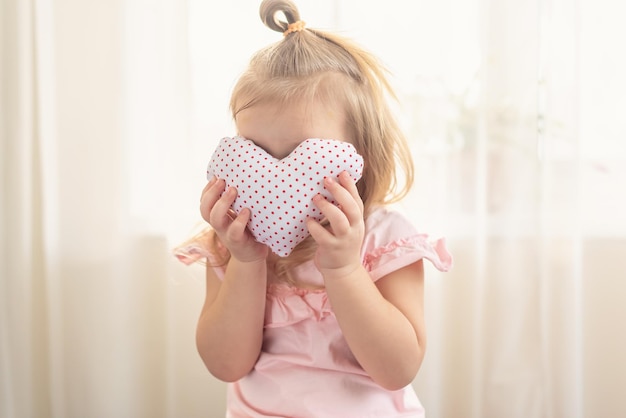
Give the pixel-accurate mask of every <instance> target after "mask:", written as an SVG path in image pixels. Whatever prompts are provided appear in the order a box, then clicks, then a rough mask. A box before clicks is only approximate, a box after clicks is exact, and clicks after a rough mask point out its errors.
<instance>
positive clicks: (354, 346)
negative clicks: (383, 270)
mask: <svg viewBox="0 0 626 418" xmlns="http://www.w3.org/2000/svg"><path fill="white" fill-rule="evenodd" d="M324 186H325V187H326V189H328V190H329V191H330V193H331V194H332V195H333V197H334V198H335V200H336V201H337V203H338V206H335V205H333V204H332V203H330V202H328V201H326V200H325V199H323V198H322V197H321V196H317V197H315V198H314V199H313V202H314V203H315V205H317V207H318V208H319V209H320V211H321V212H322V213H323V214H324V216H325V217H326V219H328V221H329V224H330V226H329V227H324V226H322V225H321V224H320V223H318V222H315V221H313V220H309V221H308V227H309V232H310V233H311V235H312V236H313V238H314V239H315V241H316V242H317V244H318V248H317V251H316V254H315V263H316V266H317V268H318V269H319V271H320V272H321V273H322V276H323V277H324V283H325V286H326V292H327V293H328V297H329V299H330V302H331V305H332V307H333V311H334V313H335V316H336V317H337V321H338V322H339V326H340V327H341V330H342V332H343V334H344V337H345V338H346V341H347V342H348V345H349V346H350V349H351V350H352V352H353V354H354V356H355V357H356V359H357V360H358V362H359V363H360V365H361V366H362V367H363V369H364V370H365V371H366V372H367V373H368V374H369V375H370V376H371V377H372V379H374V381H376V382H377V383H378V384H380V385H381V386H383V387H384V388H386V389H390V390H397V389H400V388H402V387H404V386H406V385H408V384H409V383H411V381H412V380H413V378H414V377H415V375H416V374H417V371H418V369H419V367H420V365H421V362H422V359H423V358H424V349H425V345H426V341H425V340H426V338H425V331H424V318H423V316H424V314H423V281H424V271H423V263H422V261H418V262H416V263H413V264H411V265H409V266H407V267H404V268H401V269H399V270H397V271H395V272H392V273H390V274H388V275H387V276H385V277H383V278H381V279H379V280H378V281H377V282H376V283H374V282H372V279H371V277H370V276H369V274H368V273H367V271H366V270H365V268H364V267H363V265H362V264H361V257H360V248H361V245H362V244H363V236H364V230H365V225H364V220H363V202H362V200H361V198H360V196H359V193H358V190H357V188H356V185H355V184H354V181H353V180H352V179H351V177H350V175H349V174H348V173H346V172H344V173H342V174H340V175H339V179H338V181H336V180H334V179H332V178H326V179H325V182H324Z"/></svg>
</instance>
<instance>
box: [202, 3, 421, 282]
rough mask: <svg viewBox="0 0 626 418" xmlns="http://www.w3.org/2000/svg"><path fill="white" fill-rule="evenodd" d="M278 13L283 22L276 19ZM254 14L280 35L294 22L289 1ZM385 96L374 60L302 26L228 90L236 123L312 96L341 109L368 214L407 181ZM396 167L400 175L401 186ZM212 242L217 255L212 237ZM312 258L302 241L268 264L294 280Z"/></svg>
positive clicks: (403, 150) (409, 169)
mask: <svg viewBox="0 0 626 418" xmlns="http://www.w3.org/2000/svg"><path fill="white" fill-rule="evenodd" d="M281 13H282V14H283V15H284V17H285V18H286V21H282V20H279V19H278V18H277V17H278V16H277V15H279V14H281ZM260 16H261V20H262V21H263V23H264V24H265V25H266V26H267V27H269V28H270V29H272V30H275V31H277V32H281V33H285V32H286V31H288V27H289V25H290V24H293V23H296V22H299V21H300V14H299V12H298V9H297V8H296V6H295V4H294V3H293V2H292V1H290V0H264V1H263V2H262V3H261V6H260ZM387 96H389V97H391V98H393V99H395V94H394V93H393V90H392V88H391V86H390V85H389V83H388V81H387V79H386V78H385V69H384V68H383V66H382V65H381V64H380V62H379V61H378V60H377V59H376V58H375V57H374V56H373V55H371V54H370V53H368V52H366V51H365V50H363V49H362V48H360V47H359V46H357V45H356V44H354V43H353V42H351V41H350V40H348V39H345V38H343V37H340V36H338V35H335V34H331V33H328V32H323V31H319V30H315V29H310V28H304V29H301V30H297V31H292V32H291V31H290V32H288V33H287V34H286V35H285V36H284V38H283V39H282V40H280V41H278V42H276V43H275V44H272V45H270V46H268V47H266V48H264V49H262V50H260V51H258V52H257V53H256V54H255V55H254V56H253V57H252V59H251V61H250V64H249V66H248V68H247V70H246V71H245V72H244V73H243V74H242V76H241V77H240V78H239V80H238V82H237V83H236V85H235V87H234V89H233V93H232V97H231V101H230V108H231V112H232V115H233V118H234V119H235V120H236V118H237V114H238V113H239V112H240V111H242V110H243V109H247V108H250V107H252V106H254V105H256V104H259V103H268V102H269V103H279V104H286V103H289V102H292V103H293V100H298V101H300V102H305V103H306V100H312V99H319V100H322V101H323V102H324V103H326V104H332V105H340V106H343V107H344V110H345V114H346V116H347V121H346V123H347V128H348V132H350V133H351V138H350V142H351V143H352V144H353V145H354V147H355V148H356V150H357V151H358V152H359V154H361V155H362V156H363V159H364V161H365V164H364V168H363V175H362V177H361V179H360V180H359V182H358V183H357V187H358V190H359V194H360V196H361V198H362V200H363V203H364V206H365V214H366V216H367V214H368V213H369V211H370V210H371V208H372V207H374V206H376V205H381V204H387V203H391V202H394V201H397V200H400V199H401V198H403V197H404V196H405V195H406V194H407V193H408V191H409V189H410V187H411V185H412V183H413V162H412V159H411V157H410V151H409V147H408V144H407V141H406V138H405V137H404V135H403V133H402V132H401V130H400V129H399V126H398V124H397V122H396V121H395V119H394V118H393V116H392V114H391V111H390V109H389V106H388V104H387ZM396 166H397V167H398V168H399V169H400V170H401V171H402V172H403V173H404V178H403V179H402V181H400V180H399V178H398V173H397V170H396ZM211 242H212V243H213V245H212V247H213V248H214V249H215V251H214V252H217V247H216V246H215V242H216V241H215V239H211ZM314 253H315V241H314V240H313V239H312V238H311V237H308V238H307V239H306V240H304V241H303V242H302V243H300V244H299V245H298V246H297V247H296V248H295V249H294V251H293V252H292V253H291V254H290V255H289V256H288V257H286V258H283V259H278V258H277V257H272V258H273V260H272V261H271V264H272V265H271V267H272V269H273V270H274V272H275V273H276V275H277V276H278V277H281V278H283V279H285V280H287V281H293V280H292V278H291V277H290V275H289V271H290V270H291V268H292V267H294V266H296V265H299V264H301V263H303V262H305V261H308V260H310V259H311V258H312V256H313V254H314ZM222 261H223V262H224V263H227V262H228V260H227V258H226V259H223V260H222Z"/></svg>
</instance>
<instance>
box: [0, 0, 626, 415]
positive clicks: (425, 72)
mask: <svg viewBox="0 0 626 418" xmlns="http://www.w3.org/2000/svg"><path fill="white" fill-rule="evenodd" d="M259 3H260V2H259V1H258V0H254V1H253V0H231V1H202V0H124V1H122V0H107V1H104V0H0V83H1V84H0V192H1V193H0V234H1V237H2V238H1V239H2V240H1V250H0V275H1V276H0V417H2V418H43V417H54V418H72V417H76V418H92V417H93V418H100V417H102V418H110V417H111V418H112V417H116V418H120V417H128V418H136V417H145V418H158V417H172V418H173V417H178V418H179V417H185V418H187V417H189V418H193V417H220V416H224V404H225V399H224V397H225V387H224V384H223V383H221V382H219V381H217V380H215V379H213V378H212V377H211V376H210V374H209V373H208V372H207V371H206V370H205V368H204V366H203V364H202V362H201V360H200V358H199V356H198V355H197V353H196V350H195V341H194V332H195V323H196V319H197V316H198V313H199V311H200V307H201V304H202V300H203V293H204V282H203V269H202V267H200V266H192V267H184V266H182V265H180V264H179V263H178V262H177V261H176V260H175V259H174V258H173V257H172V256H171V249H172V247H174V246H175V245H176V244H177V243H179V242H181V241H182V240H184V239H186V238H187V237H188V236H189V235H190V234H192V233H193V232H194V231H196V230H197V228H198V227H200V226H202V224H201V223H200V218H199V214H198V211H197V206H198V199H199V194H200V191H201V189H202V187H203V186H204V183H205V179H204V172H205V165H206V163H207V161H208V158H209V157H210V155H211V153H212V151H213V148H214V146H215V145H216V144H217V141H218V140H219V139H220V138H221V137H223V136H227V135H232V134H234V131H233V126H232V123H231V120H230V116H229V112H228V100H229V95H230V90H231V88H232V86H233V84H234V82H235V80H236V79H237V77H238V75H239V74H240V73H241V71H242V70H243V69H244V67H245V65H246V63H247V62H248V59H249V58H250V56H251V55H252V53H253V52H254V51H256V50H258V49H260V48H261V47H264V46H266V45H267V44H269V43H271V42H274V41H279V40H280V39H282V37H281V35H280V34H277V33H275V32H272V31H270V30H269V29H267V28H265V27H264V26H263V25H262V24H261V22H260V19H259V17H258V6H259ZM297 4H298V5H299V8H300V11H301V15H302V19H303V20H305V21H306V22H307V24H308V25H309V26H310V27H315V28H320V29H331V30H336V31H338V32H340V33H342V34H343V35H345V36H348V37H350V38H353V39H355V40H356V41H358V42H359V43H361V44H362V45H363V46H365V47H366V48H367V49H369V50H370V51H372V52H373V53H374V54H376V55H378V56H379V57H380V58H381V60H382V61H383V62H384V63H385V65H386V66H387V67H388V69H389V70H390V73H391V81H392V84H393V85H394V86H395V88H396V90H397V93H398V97H399V103H398V104H397V105H394V106H395V107H397V115H398V118H399V119H400V121H401V123H402V125H403V127H404V128H405V130H406V132H407V134H408V136H409V138H410V141H411V147H412V150H413V154H414V158H415V161H416V165H417V170H418V171H417V182H416V184H415V187H414V189H413V192H412V194H411V196H410V197H409V198H408V199H407V200H406V201H405V202H404V203H403V206H404V208H405V209H406V210H407V212H408V213H410V214H411V216H412V218H413V221H414V222H415V224H416V226H417V227H418V229H420V230H422V231H424V232H428V233H430V234H431V235H434V236H437V235H443V236H446V237H447V240H448V244H449V247H450V249H451V251H452V252H453V254H454V256H455V268H454V270H453V271H452V272H450V273H447V274H439V273H438V272H436V271H435V270H434V269H431V268H428V269H427V293H426V299H427V301H426V304H427V306H426V310H427V323H428V329H429V348H428V353H427V356H426V359H425V362H424V364H423V366H422V369H421V371H420V373H419V375H418V377H417V378H416V380H415V382H414V386H415V388H416V390H417V392H418V395H419V397H420V399H421V400H422V402H423V404H424V405H425V407H426V410H427V412H428V416H429V417H430V418H517V417H519V418H522V417H524V418H583V417H584V418H599V417H602V418H619V417H624V416H626V403H625V402H624V395H625V393H626V392H625V390H626V361H625V360H624V354H625V353H626V326H625V325H624V322H626V303H624V300H625V299H626V280H625V279H626V261H625V260H626V116H625V113H626V79H625V77H624V75H625V74H626V56H625V54H624V40H625V39H626V26H624V25H623V24H622V23H623V22H622V21H623V18H624V16H626V6H624V5H623V3H621V2H617V1H612V0H536V1H530V2H522V1H517V0H439V1H433V0H429V1H426V0H386V1H384V2H373V1H371V2H369V1H368V2H364V1H358V0H299V1H298V2H297ZM620 51H621V52H620Z"/></svg>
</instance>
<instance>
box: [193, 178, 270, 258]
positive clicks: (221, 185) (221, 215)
mask: <svg viewBox="0 0 626 418" xmlns="http://www.w3.org/2000/svg"><path fill="white" fill-rule="evenodd" d="M236 197H237V189H235V188H234V187H229V188H228V190H226V182H225V181H224V180H220V179H218V178H216V177H214V178H212V179H211V180H210V181H209V183H208V184H207V185H206V187H205V188H204V190H202V196H201V198H200V213H201V214H202V218H204V220H205V221H207V222H208V223H209V224H210V225H211V226H212V227H213V229H214V230H215V233H216V234H217V236H218V237H219V239H220V241H221V242H222V244H223V245H224V246H226V248H228V250H229V251H230V255H231V257H234V258H235V259H237V260H239V261H242V262H252V261H258V260H261V259H265V258H267V255H268V247H267V246H265V245H263V244H261V243H260V242H257V241H256V240H255V239H254V237H253V236H252V234H251V233H250V231H248V228H246V225H247V224H248V220H250V216H251V212H250V209H247V208H245V209H243V210H242V211H241V212H240V213H239V215H237V214H236V213H235V212H234V211H233V210H232V209H231V205H232V204H233V202H234V201H235V198H236Z"/></svg>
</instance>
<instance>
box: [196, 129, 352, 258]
mask: <svg viewBox="0 0 626 418" xmlns="http://www.w3.org/2000/svg"><path fill="white" fill-rule="evenodd" d="M343 171H348V173H350V175H351V176H352V178H353V179H354V181H357V180H358V179H360V178H361V174H362V171H363V157H361V156H360V155H359V154H357V152H356V150H355V149H354V146H352V144H349V143H347V142H341V141H336V140H332V139H307V140H305V141H303V142H301V143H300V145H298V146H297V147H296V148H295V149H294V150H293V151H292V152H291V154H289V155H288V156H287V157H285V158H283V159H282V160H279V159H277V158H274V157H272V156H271V155H270V154H268V153H267V152H266V151H265V150H263V149H262V148H260V147H258V146H256V145H255V143H254V142H252V141H250V140H248V139H245V138H243V137H234V138H229V137H226V138H223V139H222V140H221V141H220V143H219V144H218V146H217V148H216V150H215V152H214V153H213V156H212V157H211V161H210V162H209V165H208V167H207V178H208V179H211V178H212V177H213V176H216V177H218V178H220V179H223V180H225V181H226V186H227V187H230V186H232V187H235V188H236V189H237V199H235V202H234V203H233V205H232V209H233V210H234V211H235V212H236V213H239V212H240V211H241V210H242V209H243V208H249V209H250V210H251V211H252V216H251V217H250V221H249V222H248V229H249V230H250V232H251V233H252V235H253V236H254V238H255V239H256V240H257V241H259V242H262V243H263V244H265V245H267V246H269V247H270V248H271V250H272V251H273V252H274V253H276V254H278V255H279V256H281V257H286V256H288V255H289V254H290V253H291V251H292V250H293V249H294V247H295V246H296V245H298V244H299V243H300V242H302V240H304V239H305V238H306V237H307V236H308V235H309V231H308V228H307V227H306V222H305V220H306V219H307V218H309V217H311V218H314V219H316V220H318V221H319V220H321V219H323V215H322V214H321V213H320V211H319V210H317V208H316V207H315V205H313V204H312V202H311V199H312V198H313V196H315V195H317V194H321V195H323V196H324V197H325V198H326V199H327V200H329V201H330V202H332V203H334V204H336V202H335V201H334V200H333V198H332V196H331V194H330V193H329V192H328V191H327V190H326V189H325V188H324V184H323V180H324V178H325V177H328V176H333V177H337V176H338V175H339V174H340V173H341V172H343Z"/></svg>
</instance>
